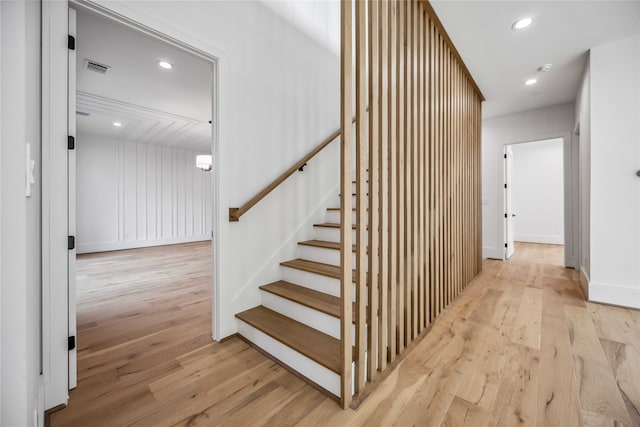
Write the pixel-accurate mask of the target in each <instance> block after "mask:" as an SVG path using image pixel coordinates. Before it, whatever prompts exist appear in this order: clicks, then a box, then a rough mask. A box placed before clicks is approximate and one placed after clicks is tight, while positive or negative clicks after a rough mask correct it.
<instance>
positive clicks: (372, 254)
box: [359, 1, 380, 381]
mask: <svg viewBox="0 0 640 427" xmlns="http://www.w3.org/2000/svg"><path fill="white" fill-rule="evenodd" d="M378 3H379V2H378V1H373V2H370V3H369V21H368V23H369V194H370V195H371V197H369V227H368V228H369V241H368V254H369V304H368V305H367V307H368V310H369V319H370V320H371V321H370V322H369V327H368V330H367V332H368V333H367V336H368V341H367V351H368V353H369V364H368V369H367V380H369V381H371V380H373V378H374V377H375V373H376V370H377V368H378V366H377V360H378V357H377V356H376V353H377V346H378V321H377V316H378V260H379V258H378V257H379V252H378V250H379V248H378V240H379V236H380V235H379V232H378V227H379V224H378V223H379V199H378V197H377V195H378V194H379V192H380V191H379V182H378V179H379V175H380V171H379V165H378V154H379V152H378V150H379V148H378V145H379V129H378V121H379V119H380V117H379V101H380V100H379V86H378V84H379V81H378V72H379V68H378V61H379V55H378V47H379V46H378V43H379V21H378ZM359 179H362V176H361V177H359ZM362 188H363V189H364V186H363V187H362ZM363 246H364V242H363ZM363 362H364V361H363Z"/></svg>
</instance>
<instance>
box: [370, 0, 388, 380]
mask: <svg viewBox="0 0 640 427" xmlns="http://www.w3.org/2000/svg"><path fill="white" fill-rule="evenodd" d="M388 6H389V4H388V1H387V0H382V1H381V2H380V61H379V66H380V68H379V78H380V119H379V126H380V133H379V135H380V146H379V153H378V157H379V161H380V164H379V168H380V192H379V197H380V201H379V203H380V230H379V233H380V234H379V239H380V271H379V277H380V278H379V281H378V282H379V293H380V317H379V322H378V354H377V357H378V369H379V370H380V371H384V370H385V369H386V367H387V345H388V329H387V321H388V320H387V319H388V317H387V316H388V307H389V306H388V304H387V303H386V301H387V299H388V286H389V262H388V260H389V116H388V114H389V81H388V79H389V58H388V55H389V46H388V44H389V22H388V21H389V13H388ZM373 197H375V195H374V196H373Z"/></svg>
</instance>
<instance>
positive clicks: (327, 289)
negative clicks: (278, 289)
mask: <svg viewBox="0 0 640 427" xmlns="http://www.w3.org/2000/svg"><path fill="white" fill-rule="evenodd" d="M281 269H282V280H285V281H287V282H290V283H293V284H295V285H299V286H303V287H305V288H309V289H313V290H314V291H318V292H324V293H325V294H329V295H333V296H334V297H339V296H340V280H338V279H335V278H333V277H327V276H323V275H321V274H315V273H310V272H308V271H303V270H298V269H297V268H291V267H285V266H281ZM352 295H353V298H354V299H355V285H353V288H352Z"/></svg>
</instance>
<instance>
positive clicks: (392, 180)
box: [388, 0, 398, 362]
mask: <svg viewBox="0 0 640 427" xmlns="http://www.w3.org/2000/svg"><path fill="white" fill-rule="evenodd" d="M397 22H398V2H397V1H394V0H391V2H390V4H389V83H388V84H389V304H388V307H389V318H388V325H389V326H388V334H389V339H388V341H389V362H393V361H394V360H395V359H396V354H397V351H398V347H397V343H398V340H397V336H398V335H397V332H396V330H397V318H398V317H397V316H398V314H397V313H398V306H397V289H398V203H397V193H398V163H397V155H398V154H397V153H398V148H397V147H398V146H397V140H398V138H397V130H398V122H397V118H398V116H397V112H398V108H397V107H398V106H397V96H398V87H397V84H396V82H397V80H398V68H397V64H398V56H397V52H398V49H397V43H398V37H397Z"/></svg>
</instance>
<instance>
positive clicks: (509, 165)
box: [502, 144, 515, 259]
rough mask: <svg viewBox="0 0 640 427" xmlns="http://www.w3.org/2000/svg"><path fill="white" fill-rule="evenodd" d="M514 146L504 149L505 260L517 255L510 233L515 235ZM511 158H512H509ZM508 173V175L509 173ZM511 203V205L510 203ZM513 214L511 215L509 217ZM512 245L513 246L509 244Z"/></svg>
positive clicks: (510, 145)
mask: <svg viewBox="0 0 640 427" xmlns="http://www.w3.org/2000/svg"><path fill="white" fill-rule="evenodd" d="M513 145H514V144H509V145H505V146H504V147H503V148H504V160H503V163H504V181H503V182H504V189H503V190H502V194H503V198H504V219H503V220H502V222H503V227H504V241H505V244H504V250H503V252H504V259H509V258H511V257H512V256H513V254H514V253H515V247H514V244H513V243H514V242H515V239H514V237H513V236H510V235H509V231H511V234H513V195H512V194H511V186H512V182H513V179H512V178H513V150H512V149H511V147H512V146H513ZM509 156H511V158H509ZM507 171H508V173H507ZM509 202H510V203H509ZM509 204H511V209H509V208H508V205H509ZM509 214H511V215H509ZM509 221H511V230H509V224H510V223H509ZM510 243H511V246H509V244H510ZM509 250H511V254H509Z"/></svg>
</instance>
